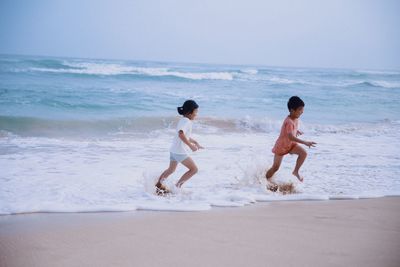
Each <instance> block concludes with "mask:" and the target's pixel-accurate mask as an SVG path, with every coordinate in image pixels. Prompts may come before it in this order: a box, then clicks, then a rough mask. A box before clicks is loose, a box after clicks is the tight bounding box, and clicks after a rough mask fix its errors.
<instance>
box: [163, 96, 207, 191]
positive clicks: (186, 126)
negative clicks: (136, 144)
mask: <svg viewBox="0 0 400 267" xmlns="http://www.w3.org/2000/svg"><path fill="white" fill-rule="evenodd" d="M198 108H199V105H197V103H196V102H195V101H193V100H186V101H185V103H184V104H183V106H182V107H178V113H179V114H180V115H182V116H183V117H182V118H181V119H180V120H179V122H178V125H177V127H176V134H175V136H174V139H173V141H172V145H171V148H170V163H169V167H168V169H166V170H165V171H164V172H163V173H162V174H161V175H160V177H159V178H158V181H157V183H156V190H157V191H156V192H157V194H165V193H169V190H168V189H167V188H166V187H165V186H164V185H163V184H162V182H163V181H164V180H165V179H166V178H167V177H168V176H170V175H171V174H172V173H173V172H174V171H175V170H176V167H177V166H178V162H180V163H182V164H183V165H184V166H185V167H186V168H188V169H189V170H188V171H187V172H186V173H184V174H183V175H182V177H181V178H180V179H179V181H178V182H177V183H176V187H178V188H180V187H181V186H182V184H183V183H184V182H186V181H187V180H189V179H190V178H191V177H192V176H193V175H195V174H196V173H197V171H198V169H197V166H196V164H195V163H194V161H193V160H192V158H191V157H189V153H190V150H192V151H196V150H198V149H201V148H203V147H202V146H201V145H199V143H197V141H196V140H194V139H192V138H191V135H192V121H193V120H194V119H195V118H196V116H197V111H198ZM189 149H190V150H189Z"/></svg>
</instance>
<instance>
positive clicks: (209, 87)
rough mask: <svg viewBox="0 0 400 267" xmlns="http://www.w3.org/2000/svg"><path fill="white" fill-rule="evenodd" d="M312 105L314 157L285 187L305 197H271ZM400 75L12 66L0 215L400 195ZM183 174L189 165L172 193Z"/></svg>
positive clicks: (93, 63) (90, 63) (1, 126)
mask: <svg viewBox="0 0 400 267" xmlns="http://www.w3.org/2000/svg"><path fill="white" fill-rule="evenodd" d="M292 95H298V96H300V97H301V98H302V99H303V100H304V102H305V103H306V106H305V111H304V114H303V116H302V117H301V127H300V128H301V129H302V130H303V132H304V135H303V136H302V138H303V139H305V140H312V141H315V142H317V143H318V145H317V147H315V148H311V149H308V148H307V151H308V158H307V160H306V162H305V164H304V165H303V167H302V169H301V172H302V175H303V176H304V177H305V179H304V183H299V182H297V181H296V179H295V178H294V177H293V176H292V175H291V171H292V169H293V167H294V164H295V160H296V157H294V156H287V157H285V158H284V160H283V163H282V167H281V169H280V170H279V172H278V173H277V174H276V180H277V181H278V182H281V183H286V182H293V183H294V184H295V187H296V191H297V193H296V194H291V195H283V194H281V193H272V192H267V191H266V190H265V179H264V178H263V176H264V174H265V169H266V168H268V167H269V166H270V165H271V163H272V160H273V154H272V153H271V149H272V146H273V144H274V142H275V140H276V138H277V137H278V135H279V130H280V127H281V123H282V121H283V119H284V118H285V117H286V116H287V114H288V111H287V108H286V103H287V100H288V98H289V97H290V96H292ZM186 99H194V100H196V102H197V103H198V104H199V105H200V109H199V115H198V119H197V120H196V121H195V122H194V127H193V138H195V139H196V140H197V141H198V142H199V143H200V144H201V145H203V146H204V147H205V149H204V150H201V151H198V152H195V153H193V154H192V158H193V159H194V161H195V162H196V164H197V165H198V168H199V172H198V174H196V175H195V176H194V177H193V178H192V179H191V180H189V181H188V182H187V183H186V184H185V185H184V186H183V188H182V189H181V190H176V189H175V193H174V194H173V195H171V196H168V197H160V196H156V195H155V194H154V186H153V184H154V180H155V179H156V178H157V177H158V176H159V175H160V173H161V172H162V171H163V170H164V169H165V168H166V167H167V166H168V164H169V152H168V149H169V146H170V144H171V141H172V137H173V134H174V127H175V125H176V122H177V120H178V119H179V116H178V114H177V112H176V107H177V106H180V105H182V103H183V102H184V101H185V100H186ZM399 103H400V70H397V71H396V70H382V71H373V70H363V69H359V70H340V69H307V68H282V67H266V66H234V65H205V64H182V63H171V62H170V63H166V62H145V61H122V60H119V61H118V60H94V59H90V60H89V59H73V58H50V57H28V56H7V55H2V56H0V214H15V213H27V212H91V211H130V210H137V209H145V210H178V211H186V210H207V209H210V208H212V207H214V206H219V207H224V206H231V207H235V206H244V205H248V204H251V203H254V202H257V201H281V200H294V199H308V200H321V199H322V200H325V199H342V198H350V199H352V198H354V199H357V198H367V197H380V196H387V195H399V193H400V153H399V152H398V150H399V149H398V148H399V147H400V119H399V118H400V107H399ZM184 172H185V168H184V167H183V166H182V165H180V166H179V167H178V169H177V171H176V172H175V173H174V174H173V175H172V176H170V178H169V179H168V180H167V182H166V183H167V185H168V186H170V187H172V188H173V184H174V183H175V182H176V181H177V180H178V179H179V178H180V176H181V175H182V174H183V173H184Z"/></svg>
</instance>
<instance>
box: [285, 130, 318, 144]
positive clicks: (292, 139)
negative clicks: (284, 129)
mask: <svg viewBox="0 0 400 267" xmlns="http://www.w3.org/2000/svg"><path fill="white" fill-rule="evenodd" d="M288 137H289V139H290V140H291V141H294V142H297V143H300V144H303V145H306V146H308V147H315V145H316V144H317V143H315V142H313V141H304V140H301V139H300V138H297V137H296V136H294V135H293V134H292V133H289V134H288Z"/></svg>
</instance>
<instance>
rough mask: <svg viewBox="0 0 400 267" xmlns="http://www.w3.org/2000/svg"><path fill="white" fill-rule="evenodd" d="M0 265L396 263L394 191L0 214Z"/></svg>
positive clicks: (399, 250) (397, 204)
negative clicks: (242, 203)
mask: <svg viewBox="0 0 400 267" xmlns="http://www.w3.org/2000/svg"><path fill="white" fill-rule="evenodd" d="M0 266H1V267H3V266H10V267H11V266H30V267H31V266H32V267H34V266H41V267H45V266H51V267H56V266H138V267H139V266H140V267H141V266H202V267H204V266H230V267H231V266H246V267H251V266H296V267H299V266H346V267H348V266H380V267H382V266H397V267H398V266H400V197H390V198H380V199H367V200H337V201H318V202H313V201H308V202H305V201H303V202H274V203H258V204H255V205H252V206H247V207H243V208H227V209H213V210H211V211H207V212H144V211H138V212H129V213H87V214H82V213H81V214H25V215H12V216H1V217H0Z"/></svg>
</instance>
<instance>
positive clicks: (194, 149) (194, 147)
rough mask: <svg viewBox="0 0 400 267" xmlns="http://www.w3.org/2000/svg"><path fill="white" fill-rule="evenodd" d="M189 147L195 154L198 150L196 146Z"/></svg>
mask: <svg viewBox="0 0 400 267" xmlns="http://www.w3.org/2000/svg"><path fill="white" fill-rule="evenodd" d="M189 147H190V149H191V150H192V151H193V152H195V151H197V150H198V148H197V146H195V145H194V144H190V146H189Z"/></svg>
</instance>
